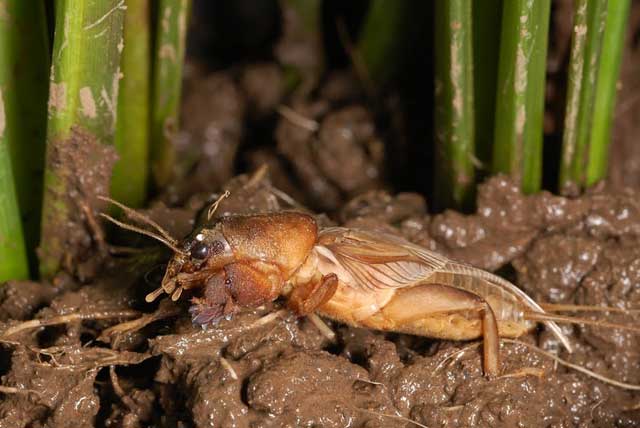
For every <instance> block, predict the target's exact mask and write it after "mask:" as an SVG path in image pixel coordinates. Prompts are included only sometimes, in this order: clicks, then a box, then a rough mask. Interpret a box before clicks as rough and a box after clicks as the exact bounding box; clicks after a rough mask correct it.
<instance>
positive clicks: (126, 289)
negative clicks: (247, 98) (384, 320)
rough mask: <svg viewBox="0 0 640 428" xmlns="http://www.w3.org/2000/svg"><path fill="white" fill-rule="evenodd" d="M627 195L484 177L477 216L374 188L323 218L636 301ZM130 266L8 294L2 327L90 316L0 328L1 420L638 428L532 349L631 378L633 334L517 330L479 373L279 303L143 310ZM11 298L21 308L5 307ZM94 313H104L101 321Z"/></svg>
mask: <svg viewBox="0 0 640 428" xmlns="http://www.w3.org/2000/svg"><path fill="white" fill-rule="evenodd" d="M224 188H229V189H232V190H233V192H232V196H231V197H230V198H229V199H227V200H225V201H224V202H223V203H222V204H221V205H220V207H219V210H218V212H216V215H224V214H225V213H230V212H260V211H273V210H281V209H287V208H289V209H290V208H292V205H291V204H292V203H295V201H291V200H288V199H287V197H286V195H283V194H281V193H279V192H278V190H277V189H274V187H273V185H271V183H270V182H269V180H268V175H267V174H266V172H265V171H259V172H258V173H256V174H254V175H252V176H239V177H236V178H234V179H233V180H231V181H230V182H227V183H225V185H224ZM214 196H215V195H213V196H212V195H202V196H194V197H193V198H192V200H190V201H188V202H187V203H186V205H185V207H184V208H181V209H182V210H184V212H181V213H180V216H177V217H176V212H175V210H176V209H177V208H167V207H163V206H160V207H156V208H153V209H152V210H151V211H150V214H152V216H153V217H154V219H155V220H156V221H158V222H159V223H161V224H162V225H163V226H166V227H167V228H170V229H171V230H172V233H175V234H179V233H184V231H185V230H187V229H188V228H189V227H193V225H194V224H195V220H191V221H188V220H187V219H188V217H189V214H191V215H192V216H193V218H197V217H198V213H200V215H202V212H203V211H206V207H208V205H209V204H210V202H211V197H214ZM636 199H637V197H636V195H635V194H633V193H619V194H608V193H606V192H605V191H604V189H595V190H593V191H592V192H590V193H588V194H586V195H584V196H582V197H580V198H574V199H569V198H562V197H557V196H553V195H551V194H547V193H541V194H539V195H535V196H523V195H522V194H520V192H519V191H518V190H517V188H516V186H515V185H514V184H513V183H512V182H510V181H509V180H507V179H506V178H504V177H496V178H493V179H491V180H489V181H488V182H487V183H485V184H484V185H483V186H482V187H481V189H480V192H479V199H478V209H477V212H476V213H475V214H473V215H461V214H458V213H454V212H445V213H442V214H438V215H435V216H432V215H430V214H429V213H428V211H427V205H426V202H425V201H424V199H423V198H422V197H421V196H419V195H417V194H412V193H401V194H397V195H392V194H389V193H387V192H384V191H381V190H372V191H370V192H367V193H364V194H362V195H360V196H358V197H356V198H354V199H352V200H351V201H349V202H348V203H346V204H345V205H344V207H343V208H342V209H341V210H340V211H338V212H337V213H336V216H335V217H334V219H333V220H329V219H326V217H322V216H319V217H318V218H319V221H320V222H321V224H342V225H345V226H348V227H358V228H366V229H367V230H373V231H375V230H378V231H384V232H386V233H395V234H398V235H400V236H404V237H405V238H407V239H409V240H411V241H413V242H416V243H419V244H420V245H423V246H425V247H427V248H430V249H433V250H435V251H440V252H442V253H444V254H446V255H448V256H450V257H455V258H457V259H459V260H461V261H466V262H471V263H474V264H476V265H478V266H479V267H482V268H485V269H492V270H500V272H501V273H502V274H504V275H506V276H507V277H509V278H510V279H512V280H513V281H514V282H515V283H517V284H518V285H520V286H521V287H522V288H523V289H524V290H525V291H527V293H529V294H530V295H531V296H533V297H535V298H536V299H537V300H538V301H541V302H550V303H557V304H560V303H562V304H586V305H607V306H614V307H618V308H627V309H630V308H637V307H638V306H639V302H638V299H640V291H639V290H640V285H639V284H640V271H639V270H640V262H638V260H640V253H638V250H637V248H636V247H637V246H638V245H637V242H638V239H639V233H640V212H638V206H637V203H636V202H635V201H636ZM298 209H301V208H300V207H299V206H298ZM177 218H182V219H183V220H180V221H178V222H177V223H176V219H177ZM178 223H179V224H178ZM124 262H125V260H115V261H113V262H112V263H113V264H114V267H113V269H112V270H110V271H107V272H105V273H104V274H103V276H104V277H98V278H96V279H95V280H93V283H92V284H89V285H81V284H77V283H75V284H74V283H72V282H70V280H69V279H67V280H66V282H65V283H64V284H63V285H58V286H57V287H53V290H54V291H51V292H48V291H47V290H49V289H48V288H45V286H44V285H39V284H36V283H26V284H24V286H23V287H21V288H18V285H19V284H17V283H13V284H9V285H8V286H7V287H4V288H3V293H4V294H3V298H2V299H0V311H1V312H0V320H2V323H3V324H1V325H0V327H1V328H0V331H3V332H6V331H8V329H15V328H16V326H20V325H22V324H20V323H21V322H24V321H20V320H28V319H31V318H35V319H37V320H41V321H42V322H43V324H46V322H45V320H52V319H54V318H56V317H60V316H66V315H70V314H74V313H79V312H81V313H86V314H88V316H87V317H86V318H83V319H73V320H68V321H65V322H63V323H58V324H55V325H48V326H41V327H37V326H36V327H33V326H31V327H28V328H24V329H23V330H21V331H20V333H19V334H14V335H11V336H9V337H6V336H4V334H5V333H3V335H2V336H0V338H1V339H2V348H1V351H0V361H1V362H2V364H1V365H0V366H1V367H2V372H1V373H0V374H1V375H2V378H1V385H2V389H1V390H0V394H2V400H1V402H0V426H1V427H4V426H7V427H8V426H11V427H27V426H48V427H66V426H71V425H73V426H108V427H144V426H159V427H172V426H184V427H228V426H236V427H265V428H266V427H297V426H323V427H344V426H351V427H366V428H371V427H389V426H397V427H410V426H415V425H414V424H413V422H411V421H414V422H417V423H420V424H423V425H425V426H448V427H465V426H479V427H489V426H491V427H511V426H517V425H521V426H539V425H540V424H541V423H542V424H544V425H546V426H594V427H600V426H621V427H625V426H629V427H630V426H637V425H638V424H639V423H640V410H639V409H638V406H637V402H638V398H639V395H638V394H637V393H634V392H629V391H627V390H624V389H621V388H616V387H613V386H610V385H607V384H604V383H602V382H599V381H597V380H594V379H592V378H590V377H587V376H585V375H583V374H581V373H578V372H576V371H572V370H569V369H565V368H563V367H562V366H556V365H555V363H554V361H553V360H551V359H550V358H548V357H546V356H544V355H541V354H539V353H536V352H535V351H534V350H533V349H532V348H531V346H539V347H540V348H542V349H544V350H547V351H551V352H558V353H559V355H560V356H561V357H562V358H565V359H567V360H569V361H571V362H573V363H575V364H579V365H582V366H585V367H587V368H590V369H591V370H594V371H596V372H598V373H601V374H603V375H606V376H609V377H613V378H615V379H618V380H621V381H626V382H636V383H637V382H640V378H639V375H638V374H639V373H640V367H639V366H638V364H639V363H638V361H640V358H638V354H639V353H640V343H639V342H638V337H637V336H636V335H633V334H630V333H628V332H621V331H616V330H612V329H609V328H602V327H594V326H590V327H587V326H569V327H563V328H564V329H565V332H566V333H567V334H568V335H569V337H570V340H571V342H572V344H573V345H574V347H575V352H574V353H573V354H568V353H567V352H566V351H564V350H562V349H560V348H559V344H558V343H557V342H556V340H555V339H554V338H553V337H551V335H550V334H549V333H548V332H547V331H545V330H544V329H542V330H540V331H536V332H533V333H531V334H529V335H527V336H526V337H523V338H521V340H522V341H523V342H524V344H523V343H513V342H508V341H504V342H503V343H502V346H501V351H500V353H501V358H502V366H501V376H500V377H498V378H496V379H487V378H486V377H485V376H484V375H483V373H482V348H481V343H480V342H479V341H472V342H468V343H460V342H447V341H438V340H430V339H427V338H420V337H415V336H410V335H401V334H391V333H384V332H376V331H369V330H365V329H356V328H352V327H349V326H346V325H342V324H339V323H335V322H331V321H327V322H328V324H329V326H330V327H331V328H332V329H333V330H334V332H335V333H336V340H335V341H332V340H330V339H329V338H327V337H326V336H324V335H323V333H322V332H321V331H320V330H319V329H318V328H317V327H316V326H315V325H314V324H313V322H311V321H310V320H309V319H307V318H297V317H295V316H294V315H293V314H291V313H289V312H288V311H286V310H284V311H283V310H282V307H281V303H280V302H275V303H274V304H272V305H266V306H264V307H261V308H257V309H254V310H247V311H243V312H241V313H239V314H237V315H236V316H234V318H233V319H230V320H223V321H221V322H220V323H219V324H218V325H217V326H216V327H215V328H208V329H206V330H203V329H200V328H197V327H194V326H193V325H192V324H191V320H190V318H189V317H188V313H187V310H186V303H185V302H177V303H173V302H171V301H170V300H169V299H165V300H163V301H162V302H161V304H160V305H159V306H155V305H149V304H145V303H143V302H142V296H143V294H141V293H139V292H138V291H136V289H138V288H149V286H148V285H146V284H145V283H144V278H142V276H143V275H144V273H146V272H144V271H139V270H134V271H128V270H127V269H124V268H123V266H125V265H119V263H124ZM59 281H60V280H59ZM57 283H58V284H61V283H60V282H57ZM13 300H15V301H17V302H20V305H21V307H22V308H23V309H21V310H20V311H17V310H16V309H15V308H14V307H12V306H11V305H10V301H13ZM105 313H111V314H114V316H113V317H111V318H104V317H102V318H101V317H99V316H98V315H99V314H105ZM273 313H277V315H270V314H273ZM90 315H91V316H90ZM92 316H93V317H92ZM581 316H587V317H590V316H591V315H589V314H584V315H581ZM603 316H605V317H606V318H607V320H609V321H614V322H618V323H629V322H633V319H632V318H630V316H629V315H625V314H614V313H610V314H606V315H603V314H602V313H598V314H597V317H600V318H602V317H603ZM265 317H267V318H265ZM592 317H593V319H596V316H592ZM71 422H73V423H71Z"/></svg>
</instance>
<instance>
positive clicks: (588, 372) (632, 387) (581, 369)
mask: <svg viewBox="0 0 640 428" xmlns="http://www.w3.org/2000/svg"><path fill="white" fill-rule="evenodd" d="M500 340H501V341H503V342H506V343H516V344H518V345H523V346H525V347H527V348H528V349H530V350H532V351H534V352H537V353H538V354H540V355H544V356H545V357H549V358H551V359H552V360H554V361H555V362H557V363H558V364H561V365H563V366H565V367H569V368H572V369H574V370H576V371H579V372H581V373H584V374H586V375H587V376H590V377H592V378H594V379H598V380H599V381H601V382H604V383H608V384H609V385H613V386H617V387H619V388H623V389H628V390H631V391H640V385H634V384H630V383H625V382H619V381H617V380H615V379H611V378H608V377H606V376H603V375H601V374H598V373H596V372H593V371H591V370H589V369H587V368H585V367H582V366H579V365H577V364H573V363H570V362H568V361H566V360H563V359H562V358H560V357H558V356H555V355H553V354H552V353H550V352H547V351H545V350H543V349H540V348H538V347H536V346H534V345H530V344H528V343H525V342H521V341H519V340H514V339H507V338H504V337H502V338H500Z"/></svg>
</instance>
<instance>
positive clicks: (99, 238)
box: [78, 200, 109, 254]
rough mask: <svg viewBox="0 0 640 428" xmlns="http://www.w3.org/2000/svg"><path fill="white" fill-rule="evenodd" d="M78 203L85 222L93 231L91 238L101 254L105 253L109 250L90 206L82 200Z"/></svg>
mask: <svg viewBox="0 0 640 428" xmlns="http://www.w3.org/2000/svg"><path fill="white" fill-rule="evenodd" d="M78 205H80V209H81V210H82V212H83V213H84V216H85V218H86V219H87V224H88V225H89V229H91V231H92V232H93V239H94V240H95V242H96V244H97V245H98V249H99V250H100V253H101V254H107V253H108V252H109V250H108V245H107V242H106V240H105V238H104V231H103V230H102V228H101V227H100V225H99V224H98V222H97V221H96V216H95V215H94V214H93V211H92V210H91V207H89V204H87V203H86V202H85V201H84V200H81V201H78Z"/></svg>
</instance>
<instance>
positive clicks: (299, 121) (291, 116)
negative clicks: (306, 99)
mask: <svg viewBox="0 0 640 428" xmlns="http://www.w3.org/2000/svg"><path fill="white" fill-rule="evenodd" d="M278 113H280V114H281V115H282V117H284V118H285V119H287V120H288V121H289V122H291V123H293V124H294V125H297V126H299V127H300V128H303V129H306V130H307V131H311V132H316V131H317V130H318V129H319V128H320V125H318V122H316V121H315V120H313V119H309V118H307V117H304V116H303V115H301V114H300V113H298V112H297V111H295V110H294V109H292V108H291V107H287V106H285V105H283V104H281V105H279V106H278Z"/></svg>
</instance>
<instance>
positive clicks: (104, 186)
mask: <svg viewBox="0 0 640 428" xmlns="http://www.w3.org/2000/svg"><path fill="white" fill-rule="evenodd" d="M49 146H50V152H51V153H50V154H48V156H47V162H48V163H49V165H48V166H47V169H49V170H51V171H55V174H56V177H54V178H53V179H51V180H47V183H46V184H47V185H46V186H45V189H44V198H45V200H51V201H58V202H57V203H53V204H48V203H45V205H48V206H50V207H52V209H51V210H50V211H48V212H44V213H43V228H44V230H43V235H45V236H47V237H48V238H47V240H45V241H43V242H42V243H41V245H40V248H39V249H38V253H39V257H40V259H41V260H43V261H44V262H43V265H44V269H45V270H48V271H52V272H53V271H56V270H57V268H58V267H62V268H63V269H64V270H66V271H67V272H72V273H74V274H76V275H77V276H78V277H79V278H81V279H89V278H91V277H92V276H93V275H94V274H95V273H96V271H97V270H98V269H99V267H100V264H101V257H100V252H102V253H104V250H105V248H104V246H103V245H102V248H100V246H101V244H104V243H103V242H101V239H100V236H101V234H100V230H99V228H98V226H97V221H96V218H97V215H98V212H100V211H102V210H103V209H104V206H105V204H104V202H101V201H99V200H98V199H97V197H98V196H104V195H108V194H109V184H110V179H111V171H112V169H113V165H114V163H115V162H116V160H117V154H116V151H115V149H114V148H113V147H111V146H107V145H105V144H100V142H98V141H97V140H96V138H95V137H94V136H93V135H92V134H90V133H89V132H88V131H86V130H84V129H81V128H79V127H77V126H76V127H73V128H72V129H71V133H70V135H69V137H67V138H65V139H61V140H54V141H53V142H52V144H50V145H49ZM69 207H74V208H75V209H73V210H72V209H70V208H69ZM63 210H68V212H64V211H63ZM96 238H97V239H96ZM96 255H97V257H94V256H96Z"/></svg>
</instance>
